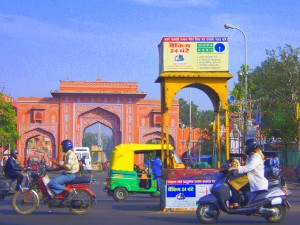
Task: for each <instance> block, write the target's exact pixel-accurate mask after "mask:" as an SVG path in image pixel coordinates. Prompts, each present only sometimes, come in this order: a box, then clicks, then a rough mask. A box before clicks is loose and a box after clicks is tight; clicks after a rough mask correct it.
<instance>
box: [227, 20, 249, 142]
mask: <svg viewBox="0 0 300 225" xmlns="http://www.w3.org/2000/svg"><path fill="white" fill-rule="evenodd" d="M224 27H225V28H226V29H236V30H239V31H240V32H242V34H243V36H244V41H245V43H244V47H245V64H244V66H243V69H244V71H243V72H244V75H245V98H244V100H245V102H244V128H243V135H244V141H246V130H247V104H248V103H247V101H248V68H247V37H246V34H245V33H244V31H242V30H241V29H240V28H238V27H235V26H233V25H231V24H228V23H226V24H225V25H224Z"/></svg>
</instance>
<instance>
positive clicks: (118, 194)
mask: <svg viewBox="0 0 300 225" xmlns="http://www.w3.org/2000/svg"><path fill="white" fill-rule="evenodd" d="M127 197H128V192H127V190H126V189H125V188H116V189H115V190H114V192H113V198H114V200H115V201H116V202H123V201H125V200H126V199H127Z"/></svg>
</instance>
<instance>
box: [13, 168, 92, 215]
mask: <svg viewBox="0 0 300 225" xmlns="http://www.w3.org/2000/svg"><path fill="white" fill-rule="evenodd" d="M30 178H31V179H30V180H29V184H28V188H23V189H22V190H19V191H17V192H15V194H14V195H13V197H12V207H13V209H14V210H15V211H16V212H17V213H19V214H21V215H27V214H31V213H32V212H34V211H35V210H36V209H37V208H38V207H39V205H40V202H41V200H43V201H44V204H45V206H46V208H68V209H69V211H71V212H72V213H73V214H76V215H84V214H86V213H88V212H89V211H90V210H91V209H92V206H93V205H94V203H95V202H96V197H95V194H94V192H93V191H92V190H91V189H90V188H89V185H90V182H91V177H88V176H82V177H76V178H75V179H74V180H72V181H71V182H69V183H67V184H66V187H67V188H71V189H73V192H72V193H68V192H66V191H63V192H62V193H60V194H58V195H54V193H53V192H52V191H51V189H50V188H49V187H48V183H49V182H50V178H49V176H48V175H47V174H46V173H45V172H40V171H33V172H31V174H30Z"/></svg>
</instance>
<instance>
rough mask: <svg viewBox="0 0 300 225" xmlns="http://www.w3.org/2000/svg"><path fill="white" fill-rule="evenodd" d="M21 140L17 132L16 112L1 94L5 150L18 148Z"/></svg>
mask: <svg viewBox="0 0 300 225" xmlns="http://www.w3.org/2000/svg"><path fill="white" fill-rule="evenodd" d="M19 139H20V135H19V133H18V132H17V119H16V112H15V110H14V108H13V105H12V103H11V102H8V101H5V99H4V96H3V94H2V93H0V140H1V144H2V141H3V145H4V148H6V149H7V148H8V145H9V144H10V147H11V148H15V147H16V143H15V141H16V140H19Z"/></svg>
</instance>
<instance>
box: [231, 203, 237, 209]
mask: <svg viewBox="0 0 300 225" xmlns="http://www.w3.org/2000/svg"><path fill="white" fill-rule="evenodd" d="M238 207H239V203H232V204H230V205H229V209H237V208H238Z"/></svg>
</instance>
